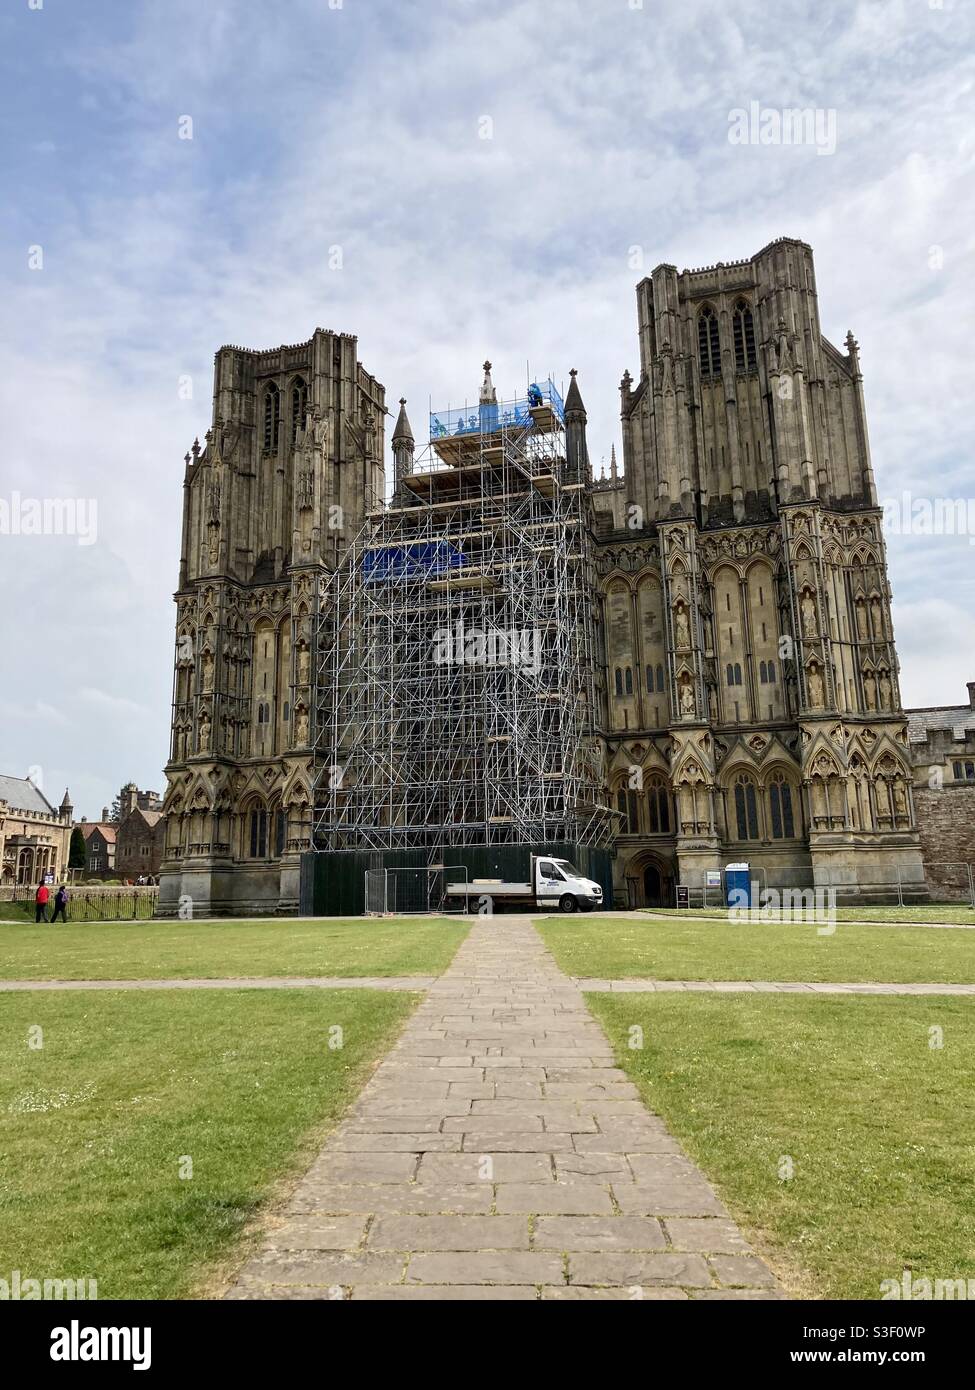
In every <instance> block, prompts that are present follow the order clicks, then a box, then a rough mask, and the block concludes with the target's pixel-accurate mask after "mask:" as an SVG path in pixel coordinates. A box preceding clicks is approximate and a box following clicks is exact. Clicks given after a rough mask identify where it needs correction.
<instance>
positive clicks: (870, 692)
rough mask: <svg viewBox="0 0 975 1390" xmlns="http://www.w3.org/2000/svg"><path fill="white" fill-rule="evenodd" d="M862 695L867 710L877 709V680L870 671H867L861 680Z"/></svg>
mask: <svg viewBox="0 0 975 1390" xmlns="http://www.w3.org/2000/svg"><path fill="white" fill-rule="evenodd" d="M863 695H864V699H865V700H866V702H867V709H876V708H877V678H876V676H875V675H874V673H873V672H872V671H868V672H867V674H866V675H865V676H864V678H863Z"/></svg>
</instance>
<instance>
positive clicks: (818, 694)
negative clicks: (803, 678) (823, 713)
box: [809, 666, 823, 709]
mask: <svg viewBox="0 0 975 1390" xmlns="http://www.w3.org/2000/svg"><path fill="white" fill-rule="evenodd" d="M809 703H810V705H812V707H813V709H822V707H823V678H822V676H821V675H820V673H819V667H818V666H814V667H813V668H812V669H811V671H810V672H809Z"/></svg>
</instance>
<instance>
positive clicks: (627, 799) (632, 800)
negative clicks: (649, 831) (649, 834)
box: [616, 787, 640, 835]
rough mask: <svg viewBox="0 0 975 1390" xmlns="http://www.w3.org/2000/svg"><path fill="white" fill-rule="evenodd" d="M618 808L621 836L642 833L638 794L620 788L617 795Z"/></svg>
mask: <svg viewBox="0 0 975 1390" xmlns="http://www.w3.org/2000/svg"><path fill="white" fill-rule="evenodd" d="M616 808H617V810H618V811H619V812H620V834H621V835H637V834H639V831H640V815H639V809H638V807H637V800H636V792H635V791H627V789H626V788H625V787H620V789H619V791H618V792H617V793H616Z"/></svg>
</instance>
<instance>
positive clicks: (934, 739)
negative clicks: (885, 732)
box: [907, 681, 975, 898]
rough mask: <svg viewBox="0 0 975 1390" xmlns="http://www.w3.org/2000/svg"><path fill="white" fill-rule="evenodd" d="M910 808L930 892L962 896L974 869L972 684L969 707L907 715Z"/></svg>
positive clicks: (915, 711) (971, 685)
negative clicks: (912, 807) (911, 776)
mask: <svg viewBox="0 0 975 1390" xmlns="http://www.w3.org/2000/svg"><path fill="white" fill-rule="evenodd" d="M907 727H908V737H909V740H910V743H909V747H910V753H911V761H912V763H913V767H914V803H915V805H916V807H917V819H918V829H919V831H920V834H921V850H922V853H923V855H924V862H925V870H926V873H927V877H928V883H929V885H930V887H931V892H932V894H933V895H934V896H935V897H938V898H953V897H966V896H968V895H969V894H970V892H971V880H970V878H969V876H968V870H969V868H970V867H971V866H973V865H975V681H969V682H968V704H967V705H946V706H944V707H941V708H934V709H911V710H908V711H907Z"/></svg>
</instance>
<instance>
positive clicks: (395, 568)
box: [362, 541, 467, 584]
mask: <svg viewBox="0 0 975 1390" xmlns="http://www.w3.org/2000/svg"><path fill="white" fill-rule="evenodd" d="M466 563H467V557H466V556H465V555H464V554H463V553H462V552H461V551H459V550H458V549H457V547H456V546H455V545H451V544H450V542H449V541H412V542H410V543H408V544H406V545H388V546H382V547H381V548H379V549H376V550H367V551H366V552H365V553H364V555H363V557H362V577H363V579H364V580H365V581H366V583H367V584H368V583H376V582H382V581H385V580H389V579H402V578H409V579H414V578H417V579H433V578H436V576H437V575H442V574H447V573H449V571H450V570H455V569H459V568H460V567H461V566H462V565H465V564H466Z"/></svg>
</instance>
